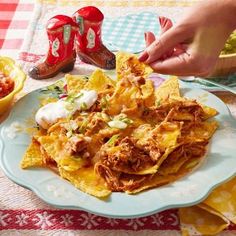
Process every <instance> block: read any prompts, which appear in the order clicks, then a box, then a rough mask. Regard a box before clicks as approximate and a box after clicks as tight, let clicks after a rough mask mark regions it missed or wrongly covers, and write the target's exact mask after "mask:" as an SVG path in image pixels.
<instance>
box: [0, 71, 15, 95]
mask: <svg viewBox="0 0 236 236" xmlns="http://www.w3.org/2000/svg"><path fill="white" fill-rule="evenodd" d="M13 90H14V81H13V80H12V79H11V78H10V77H9V76H6V75H5V74H4V73H3V72H1V71H0V99H1V98H3V97H5V96H7V95H8V94H9V93H11V92H12V91H13Z"/></svg>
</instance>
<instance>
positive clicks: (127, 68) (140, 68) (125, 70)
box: [116, 52, 153, 80]
mask: <svg viewBox="0 0 236 236" xmlns="http://www.w3.org/2000/svg"><path fill="white" fill-rule="evenodd" d="M152 72H153V70H152V68H151V67H150V66H148V65H146V64H144V63H143V62H140V61H139V60H138V58H137V56H136V55H134V54H130V53H125V52H118V53H117V54H116V73H117V79H118V80H120V79H122V78H123V77H127V76H129V75H130V74H133V75H135V76H142V77H143V78H147V77H148V76H149V75H150V74H151V73H152Z"/></svg>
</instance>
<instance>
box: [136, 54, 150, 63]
mask: <svg viewBox="0 0 236 236" xmlns="http://www.w3.org/2000/svg"><path fill="white" fill-rule="evenodd" d="M138 59H139V61H141V62H144V61H146V60H147V59H148V54H147V52H144V53H142V54H141V55H140V56H139V58H138Z"/></svg>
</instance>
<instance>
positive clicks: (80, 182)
mask: <svg viewBox="0 0 236 236" xmlns="http://www.w3.org/2000/svg"><path fill="white" fill-rule="evenodd" d="M59 173H60V175H61V177H62V178H64V179H67V180H69V181H70V182H71V183H72V184H73V185H74V186H75V187H76V188H78V189H80V190H81V191H83V192H85V193H88V194H91V195H93V196H95V197H99V198H104V197H107V196H109V195H110V194H111V191H110V190H109V189H108V188H107V186H106V183H105V181H104V180H103V179H102V178H101V177H100V176H99V175H97V174H96V173H95V171H94V168H93V167H89V168H81V169H79V170H77V171H73V172H68V171H66V170H65V169H63V168H61V167H60V168H59Z"/></svg>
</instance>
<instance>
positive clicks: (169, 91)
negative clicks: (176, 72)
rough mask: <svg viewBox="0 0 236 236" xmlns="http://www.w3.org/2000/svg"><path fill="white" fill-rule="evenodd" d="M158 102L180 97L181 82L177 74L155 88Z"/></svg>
mask: <svg viewBox="0 0 236 236" xmlns="http://www.w3.org/2000/svg"><path fill="white" fill-rule="evenodd" d="M155 97H156V102H157V103H160V102H161V101H164V100H166V99H167V98H169V97H180V91H179V82H178V78H177V77H176V76H172V77H171V78H170V79H168V80H166V81H165V82H164V83H162V84H161V85H160V87H158V88H157V89H156V90H155Z"/></svg>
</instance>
